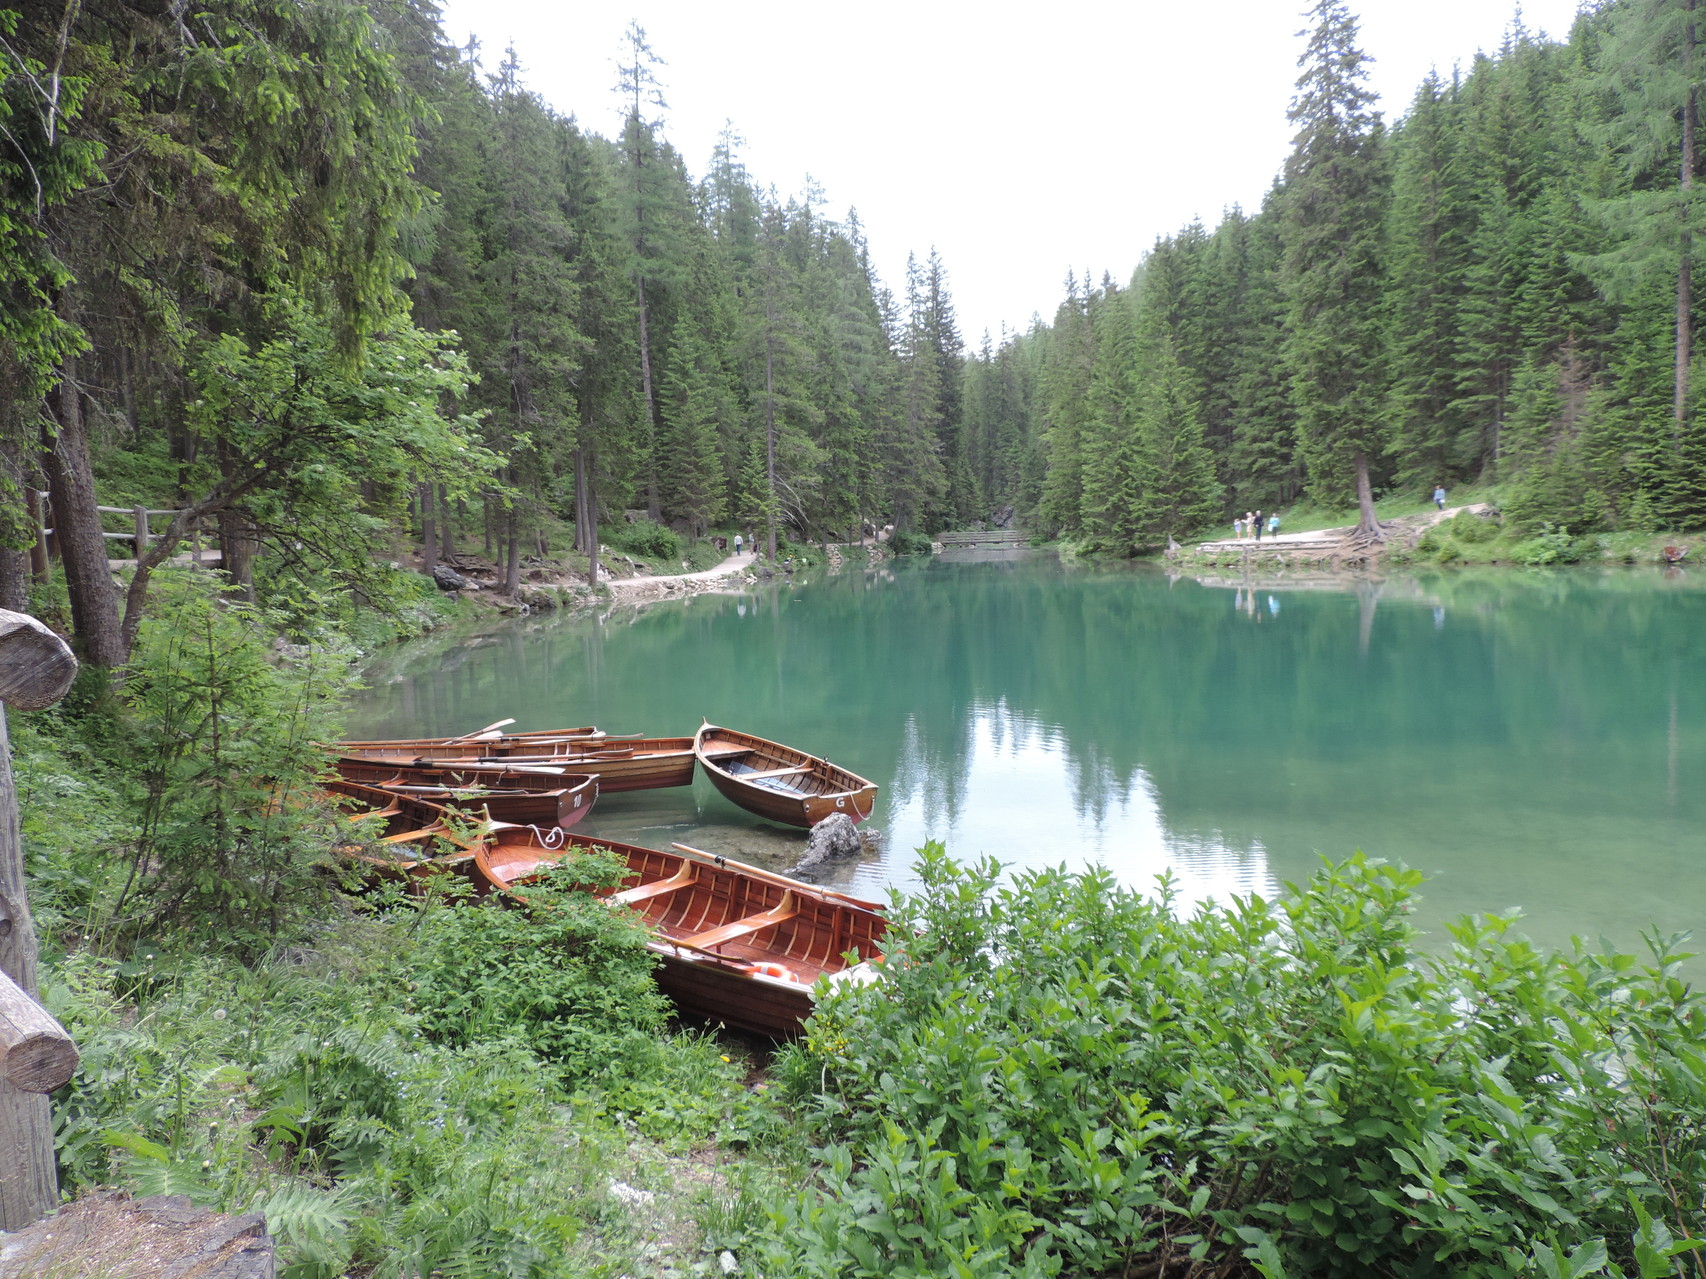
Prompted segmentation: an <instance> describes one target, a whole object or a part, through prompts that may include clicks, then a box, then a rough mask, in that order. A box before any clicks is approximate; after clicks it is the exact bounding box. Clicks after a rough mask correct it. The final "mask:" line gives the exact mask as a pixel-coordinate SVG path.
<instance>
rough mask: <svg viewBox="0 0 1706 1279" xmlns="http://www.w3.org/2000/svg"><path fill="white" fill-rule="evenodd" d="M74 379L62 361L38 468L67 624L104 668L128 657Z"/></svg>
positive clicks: (72, 369)
mask: <svg viewBox="0 0 1706 1279" xmlns="http://www.w3.org/2000/svg"><path fill="white" fill-rule="evenodd" d="M76 374H77V369H76V365H75V362H74V361H71V360H67V361H66V362H65V365H64V367H63V368H62V369H61V380H60V383H59V385H58V386H57V387H56V388H55V389H54V390H53V391H52V392H50V393H49V395H48V397H47V402H48V410H49V412H50V413H51V414H52V415H53V420H54V423H55V426H56V430H55V431H54V433H53V436H52V438H51V439H46V440H44V441H43V451H42V469H43V470H44V471H45V472H46V474H47V486H48V491H49V493H50V495H51V497H50V500H51V502H52V505H53V536H54V541H55V542H56V543H57V544H58V546H59V555H60V559H61V560H63V561H64V564H65V586H66V590H67V591H68V593H69V594H70V596H71V625H72V627H73V629H74V630H75V631H76V632H77V640H78V643H79V644H80V645H81V646H82V649H83V656H84V658H85V659H86V660H87V661H88V662H89V664H90V665H91V666H102V667H108V668H110V667H114V666H120V665H123V663H124V660H125V658H126V657H127V656H128V654H127V653H126V651H125V646H124V642H123V637H122V635H121V633H120V630H119V617H118V597H117V595H116V593H115V592H114V590H113V575H112V570H111V569H109V568H108V567H107V543H106V539H105V538H103V537H102V536H101V514H100V512H99V511H98V510H96V509H95V476H94V472H93V471H92V470H91V468H90V466H89V436H88V431H87V426H86V423H85V421H84V417H83V397H82V393H81V392H80V391H79V390H78V389H77V376H76Z"/></svg>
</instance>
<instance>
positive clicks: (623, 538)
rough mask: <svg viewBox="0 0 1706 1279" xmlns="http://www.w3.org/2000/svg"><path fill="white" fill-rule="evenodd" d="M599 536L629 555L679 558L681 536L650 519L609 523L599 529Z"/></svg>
mask: <svg viewBox="0 0 1706 1279" xmlns="http://www.w3.org/2000/svg"><path fill="white" fill-rule="evenodd" d="M599 534H600V536H601V537H602V538H603V539H604V541H605V543H606V544H607V545H609V546H613V547H615V548H616V549H617V550H619V551H626V552H627V553H628V554H629V555H644V556H647V557H649V558H651V559H655V560H670V561H674V560H679V559H680V558H681V538H680V536H679V535H678V534H677V533H676V532H675V531H674V530H673V529H667V528H665V527H664V526H663V525H662V524H654V523H653V522H652V521H650V520H640V521H638V522H636V523H634V524H611V525H610V526H609V528H605V529H600V530H599Z"/></svg>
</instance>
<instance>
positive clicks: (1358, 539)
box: [1352, 449, 1386, 546]
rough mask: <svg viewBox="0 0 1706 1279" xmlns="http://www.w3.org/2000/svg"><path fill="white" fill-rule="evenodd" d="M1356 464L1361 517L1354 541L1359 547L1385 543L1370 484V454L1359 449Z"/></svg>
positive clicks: (1358, 506) (1358, 505)
mask: <svg viewBox="0 0 1706 1279" xmlns="http://www.w3.org/2000/svg"><path fill="white" fill-rule="evenodd" d="M1356 463H1357V510H1358V511H1359V512H1360V516H1359V518H1358V520H1357V527H1356V532H1355V533H1354V534H1353V535H1352V541H1354V542H1355V543H1356V544H1357V545H1359V546H1371V545H1374V544H1375V543H1378V542H1384V541H1385V540H1386V534H1384V533H1382V532H1381V531H1380V517H1379V516H1378V515H1376V514H1375V513H1374V488H1373V486H1372V485H1370V484H1369V482H1368V454H1366V453H1364V452H1363V451H1362V450H1361V449H1358V450H1357V454H1356Z"/></svg>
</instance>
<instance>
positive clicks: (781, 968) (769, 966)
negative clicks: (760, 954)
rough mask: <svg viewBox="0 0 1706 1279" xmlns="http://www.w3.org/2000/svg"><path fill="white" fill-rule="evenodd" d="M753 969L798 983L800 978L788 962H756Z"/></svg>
mask: <svg viewBox="0 0 1706 1279" xmlns="http://www.w3.org/2000/svg"><path fill="white" fill-rule="evenodd" d="M752 971H753V972H755V973H763V974H764V975H765V976H766V977H779V978H781V980H783V981H791V982H795V983H798V981H799V980H800V979H799V976H798V975H797V974H796V973H795V972H794V970H793V969H792V968H789V967H788V966H787V965H786V964H773V963H763V964H754V965H753V966H752Z"/></svg>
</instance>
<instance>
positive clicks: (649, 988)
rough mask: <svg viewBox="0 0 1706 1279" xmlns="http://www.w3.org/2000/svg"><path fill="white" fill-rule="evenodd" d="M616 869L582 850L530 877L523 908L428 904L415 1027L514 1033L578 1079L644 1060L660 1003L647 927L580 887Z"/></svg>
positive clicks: (474, 1037)
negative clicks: (532, 879)
mask: <svg viewBox="0 0 1706 1279" xmlns="http://www.w3.org/2000/svg"><path fill="white" fill-rule="evenodd" d="M624 871H625V867H624V866H623V864H622V863H620V862H618V861H617V860H616V859H615V858H613V857H610V856H607V855H596V856H595V855H591V854H587V855H583V856H579V857H576V858H575V859H574V860H573V863H572V865H565V866H560V867H557V868H556V869H554V870H551V871H549V872H547V873H546V875H545V876H543V882H541V883H539V884H537V885H534V886H531V887H529V888H528V890H527V899H528V905H527V907H526V908H525V909H506V908H504V906H502V905H501V904H500V899H497V898H493V899H489V900H488V901H487V902H486V903H485V904H482V905H470V906H468V907H465V908H460V909H448V908H440V909H435V910H433V911H431V912H429V914H428V915H427V917H426V918H425V919H424V921H423V923H422V929H421V942H422V954H421V960H420V968H421V972H420V977H419V979H418V985H419V990H418V991H417V992H416V995H415V1003H416V1007H417V1008H418V1009H419V1011H420V1013H421V1019H422V1025H423V1026H424V1028H425V1029H426V1031H427V1032H428V1033H429V1034H431V1035H432V1036H433V1037H434V1038H436V1039H439V1040H441V1041H443V1042H445V1043H450V1044H460V1045H469V1044H474V1043H478V1042H480V1041H482V1040H491V1039H497V1038H502V1037H504V1036H506V1035H508V1036H515V1037H517V1038H518V1039H520V1040H521V1042H523V1043H525V1044H527V1045H528V1047H529V1048H530V1049H532V1050H533V1051H534V1052H536V1053H538V1054H539V1055H540V1056H542V1057H544V1058H546V1059H548V1060H550V1061H552V1062H555V1063H557V1065H559V1066H560V1067H561V1068H562V1070H563V1071H564V1073H565V1074H566V1075H568V1076H569V1077H572V1078H578V1079H593V1078H599V1077H610V1078H615V1077H620V1076H621V1075H622V1074H623V1072H624V1071H625V1070H627V1069H631V1068H632V1066H633V1064H634V1062H635V1061H636V1060H643V1059H645V1058H647V1056H648V1054H649V1052H650V1048H651V1045H652V1043H653V1041H654V1039H655V1036H656V1034H657V1032H658V1031H659V1030H660V1029H661V1028H662V1025H663V1020H664V1017H665V1015H666V1013H667V1011H668V1007H667V1005H666V1003H665V1002H664V999H663V997H662V996H661V995H660V994H658V992H657V988H656V986H655V985H654V984H653V982H652V970H653V969H654V968H655V967H656V961H655V960H654V959H653V957H652V955H651V953H650V952H649V951H648V950H647V949H646V936H647V934H646V930H645V928H644V926H643V925H642V924H641V922H640V920H639V917H638V916H637V915H635V914H634V913H633V912H632V911H627V910H621V909H618V908H615V907H613V906H611V904H610V903H609V902H606V901H604V900H602V899H600V898H597V897H594V896H592V895H591V894H590V893H589V892H586V891H584V889H583V888H582V887H581V886H582V885H599V884H605V885H608V884H614V883H616V882H617V881H618V879H619V878H620V876H621V875H622V874H623V873H624Z"/></svg>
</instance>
